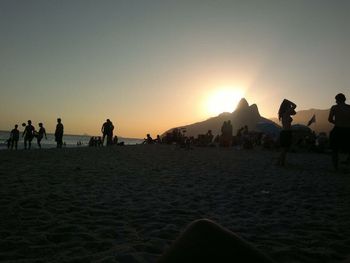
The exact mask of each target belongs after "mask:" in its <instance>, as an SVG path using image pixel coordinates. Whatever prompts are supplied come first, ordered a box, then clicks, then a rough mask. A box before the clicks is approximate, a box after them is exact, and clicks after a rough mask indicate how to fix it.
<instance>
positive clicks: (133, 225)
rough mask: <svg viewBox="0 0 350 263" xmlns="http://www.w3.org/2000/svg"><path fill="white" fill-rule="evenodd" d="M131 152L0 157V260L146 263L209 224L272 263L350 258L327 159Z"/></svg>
mask: <svg viewBox="0 0 350 263" xmlns="http://www.w3.org/2000/svg"><path fill="white" fill-rule="evenodd" d="M277 154H278V153H277V152H273V151H264V150H261V149H256V150H253V151H251V150H235V149H222V148H194V149H193V150H189V151H188V150H184V149H180V148H177V147H175V146H168V145H136V146H125V147H110V148H72V149H61V150H57V149H50V150H32V151H17V152H15V151H12V152H11V151H1V152H0V165H1V171H0V182H1V186H0V211H1V213H0V240H1V241H0V261H1V262H154V261H156V259H157V258H158V257H159V256H160V255H161V254H162V252H163V251H164V250H165V249H166V248H167V247H168V246H169V245H170V244H171V242H172V241H173V240H174V239H175V238H176V237H177V235H178V234H179V233H180V232H181V231H182V230H183V229H184V228H185V227H186V225H187V224H189V223H190V222H191V221H192V220H195V219H199V218H209V219H212V220H214V221H216V222H218V223H220V224H221V225H223V226H224V227H227V228H228V229H230V230H232V231H234V232H235V233H237V234H238V235H240V236H241V237H243V238H245V239H246V240H248V241H249V242H250V243H252V244H254V245H255V246H256V247H258V248H259V249H260V250H262V251H263V252H265V253H266V254H268V255H270V256H271V257H272V258H273V259H275V260H276V261H277V262H340V261H341V260H343V259H344V258H345V257H346V256H347V255H348V254H350V174H349V173H348V172H347V170H346V169H345V170H344V169H343V170H342V171H341V172H338V173H335V172H334V171H333V169H332V166H331V161H330V156H329V155H326V154H308V153H295V154H290V155H289V156H288V164H287V167H286V168H282V167H277V166H275V165H274V162H275V157H276V156H277Z"/></svg>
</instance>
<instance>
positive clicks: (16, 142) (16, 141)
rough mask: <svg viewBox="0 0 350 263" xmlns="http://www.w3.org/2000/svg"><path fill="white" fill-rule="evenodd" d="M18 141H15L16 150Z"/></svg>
mask: <svg viewBox="0 0 350 263" xmlns="http://www.w3.org/2000/svg"><path fill="white" fill-rule="evenodd" d="M17 145H18V140H15V149H16V150H17Z"/></svg>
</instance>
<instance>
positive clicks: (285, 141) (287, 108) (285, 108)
mask: <svg viewBox="0 0 350 263" xmlns="http://www.w3.org/2000/svg"><path fill="white" fill-rule="evenodd" d="M296 107H297V105H296V104H295V103H293V102H291V101H289V100H287V99H284V100H283V101H282V103H281V106H280V108H279V110H278V119H279V120H280V121H281V122H282V128H283V129H282V131H281V133H280V144H281V147H282V153H281V155H280V157H279V159H278V162H277V164H278V165H281V166H284V165H285V161H286V155H287V152H288V150H289V148H290V146H291V145H292V139H293V137H292V121H293V118H292V117H291V116H292V115H295V114H296V112H295V108H296Z"/></svg>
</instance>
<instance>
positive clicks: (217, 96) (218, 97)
mask: <svg viewBox="0 0 350 263" xmlns="http://www.w3.org/2000/svg"><path fill="white" fill-rule="evenodd" d="M243 97H244V91H243V89H241V88H233V87H228V88H220V89H217V90H215V91H213V92H212V93H211V94H210V95H209V96H208V98H207V102H206V110H207V113H208V114H209V115H210V116H213V115H215V116H216V115H219V114H220V113H222V112H233V111H234V110H235V109H236V107H237V104H238V102H239V101H240V100H241V99H242V98H243Z"/></svg>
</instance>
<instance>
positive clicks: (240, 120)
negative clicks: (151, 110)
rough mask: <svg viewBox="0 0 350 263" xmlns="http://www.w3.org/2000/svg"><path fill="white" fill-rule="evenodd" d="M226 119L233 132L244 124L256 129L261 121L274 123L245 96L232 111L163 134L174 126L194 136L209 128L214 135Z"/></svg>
mask: <svg viewBox="0 0 350 263" xmlns="http://www.w3.org/2000/svg"><path fill="white" fill-rule="evenodd" d="M228 120H230V121H231V124H232V127H233V133H234V134H236V132H237V130H238V129H240V128H241V127H243V126H245V125H247V126H248V129H249V130H256V127H257V124H258V123H261V122H263V123H271V124H274V125H276V124H275V123H274V122H273V121H272V120H269V119H266V118H264V117H262V116H261V115H260V113H259V109H258V106H257V105H256V104H252V105H249V104H248V101H247V100H246V99H245V98H242V99H241V100H240V102H239V103H238V105H237V107H236V109H235V110H234V111H233V112H232V113H230V112H223V113H221V114H219V115H218V116H216V117H212V118H209V119H207V120H205V121H201V122H196V123H193V124H189V125H185V126H180V127H174V128H172V129H169V130H168V131H166V132H165V133H164V134H166V133H167V132H171V131H172V130H173V129H175V128H184V129H186V135H187V136H195V137H196V136H197V135H198V134H205V133H207V131H208V130H211V131H212V133H213V134H214V135H217V134H220V133H221V126H222V124H223V122H224V121H228ZM164 134H163V135H164Z"/></svg>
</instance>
